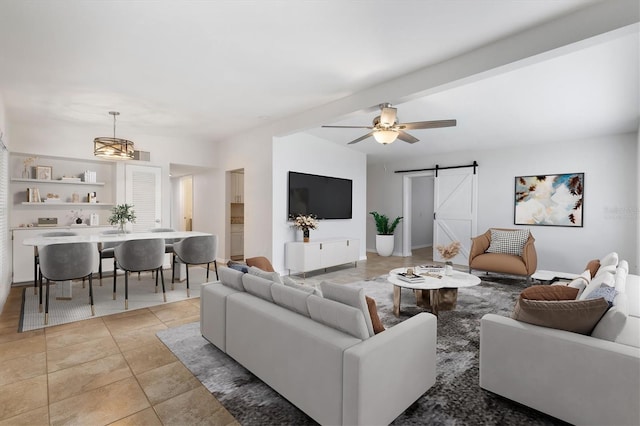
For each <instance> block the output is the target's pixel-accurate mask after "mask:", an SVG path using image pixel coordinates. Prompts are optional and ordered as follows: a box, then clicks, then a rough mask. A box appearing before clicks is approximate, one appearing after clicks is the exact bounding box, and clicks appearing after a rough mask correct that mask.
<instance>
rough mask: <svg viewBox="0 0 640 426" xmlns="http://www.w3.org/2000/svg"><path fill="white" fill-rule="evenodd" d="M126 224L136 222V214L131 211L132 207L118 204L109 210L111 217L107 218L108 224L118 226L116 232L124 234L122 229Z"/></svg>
mask: <svg viewBox="0 0 640 426" xmlns="http://www.w3.org/2000/svg"><path fill="white" fill-rule="evenodd" d="M127 222H131V223H135V222H136V212H135V211H134V210H133V205H129V204H118V205H117V206H115V207H114V208H113V209H112V210H111V216H109V224H111V225H118V231H120V233H122V234H124V233H125V229H124V227H125V225H126V224H127Z"/></svg>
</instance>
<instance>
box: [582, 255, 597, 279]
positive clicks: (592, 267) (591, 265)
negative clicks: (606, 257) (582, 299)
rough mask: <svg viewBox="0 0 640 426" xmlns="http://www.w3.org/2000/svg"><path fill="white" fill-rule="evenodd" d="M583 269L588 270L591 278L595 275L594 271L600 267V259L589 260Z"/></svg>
mask: <svg viewBox="0 0 640 426" xmlns="http://www.w3.org/2000/svg"><path fill="white" fill-rule="evenodd" d="M584 269H585V270H588V271H589V273H590V274H591V278H593V277H595V276H596V272H598V269H600V259H593V260H590V261H589V263H587V267H586V268H584Z"/></svg>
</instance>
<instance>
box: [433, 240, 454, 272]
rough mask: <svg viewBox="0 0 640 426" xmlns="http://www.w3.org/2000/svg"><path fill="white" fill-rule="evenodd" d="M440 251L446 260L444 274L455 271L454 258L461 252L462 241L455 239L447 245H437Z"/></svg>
mask: <svg viewBox="0 0 640 426" xmlns="http://www.w3.org/2000/svg"><path fill="white" fill-rule="evenodd" d="M436 249H438V253H440V256H442V258H443V259H444V260H445V262H444V274H445V275H451V273H452V272H453V262H452V259H453V258H454V257H456V256H457V255H458V253H460V241H454V242H452V243H451V244H449V245H446V246H437V247H436Z"/></svg>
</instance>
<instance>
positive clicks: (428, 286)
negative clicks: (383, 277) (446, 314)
mask: <svg viewBox="0 0 640 426" xmlns="http://www.w3.org/2000/svg"><path fill="white" fill-rule="evenodd" d="M413 269H414V272H415V273H416V274H418V275H421V276H423V277H424V281H420V282H413V283H411V282H407V281H403V280H401V279H400V278H398V274H400V273H404V272H407V268H396V269H392V270H391V271H389V277H388V278H387V280H388V281H389V282H390V283H391V284H393V314H394V315H395V316H399V315H400V297H401V290H402V288H409V289H412V290H415V294H416V302H417V304H418V306H424V307H430V308H431V312H432V313H433V314H434V315H438V311H439V310H445V309H442V308H441V307H440V305H441V303H442V302H443V301H444V300H443V299H445V298H446V299H448V300H447V301H448V302H451V303H449V304H450V306H451V307H448V309H453V308H455V302H456V300H457V296H458V289H459V288H462V287H473V286H474V285H478V284H480V278H478V277H476V276H475V275H472V274H468V273H466V272H461V271H456V270H454V271H452V273H451V275H444V271H443V272H442V274H440V275H441V278H435V277H431V276H427V275H424V273H423V272H421V270H420V268H415V267H414V268H413ZM427 290H428V293H427V292H426V291H427ZM442 290H447V291H445V292H443V291H442ZM427 297H428V299H429V301H426V300H425V299H426V298H427Z"/></svg>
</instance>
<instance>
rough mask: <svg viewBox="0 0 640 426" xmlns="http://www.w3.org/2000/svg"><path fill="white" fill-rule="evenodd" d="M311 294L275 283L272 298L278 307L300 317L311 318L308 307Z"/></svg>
mask: <svg viewBox="0 0 640 426" xmlns="http://www.w3.org/2000/svg"><path fill="white" fill-rule="evenodd" d="M310 295H311V293H309V292H306V291H301V290H298V289H295V288H292V287H287V286H286V285H282V284H277V283H274V284H273V285H272V286H271V297H273V302H274V303H275V304H276V305H279V306H282V307H283V308H285V309H288V310H290V311H293V312H297V313H299V314H300V315H304V316H306V317H309V316H310V315H309V308H308V307H307V298H308V297H309V296H310Z"/></svg>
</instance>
